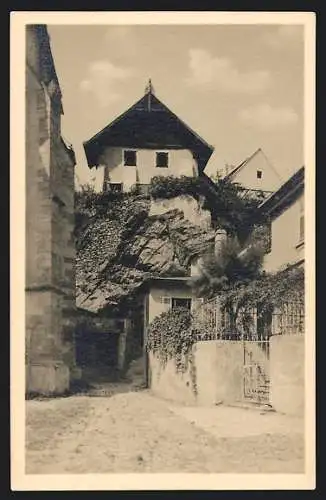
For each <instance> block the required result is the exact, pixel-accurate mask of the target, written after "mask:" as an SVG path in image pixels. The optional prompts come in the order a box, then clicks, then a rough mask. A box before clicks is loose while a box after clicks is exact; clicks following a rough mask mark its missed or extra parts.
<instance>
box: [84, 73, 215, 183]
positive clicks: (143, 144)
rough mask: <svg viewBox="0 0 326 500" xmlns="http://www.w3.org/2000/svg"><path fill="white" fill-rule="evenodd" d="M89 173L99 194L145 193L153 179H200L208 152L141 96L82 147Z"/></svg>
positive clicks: (150, 93) (149, 94) (150, 96)
mask: <svg viewBox="0 0 326 500" xmlns="http://www.w3.org/2000/svg"><path fill="white" fill-rule="evenodd" d="M84 149H85V153H86V158H87V163H88V166H89V168H94V167H95V168H96V169H98V170H99V171H100V172H101V174H102V178H103V183H102V186H103V190H114V191H122V192H129V191H130V190H131V188H132V187H133V186H136V185H137V186H138V187H139V188H140V189H141V190H143V192H147V190H148V187H149V184H150V181H151V179H152V178H153V177H154V176H158V175H159V176H171V175H173V176H175V177H179V176H181V175H186V176H190V177H196V176H198V175H201V174H202V173H203V171H204V168H205V166H206V164H207V162H208V160H209V158H210V156H211V154H212V153H213V147H212V146H210V145H209V144H207V142H206V141H204V140H203V139H202V138H201V137H199V135H198V134H197V133H196V132H194V131H193V130H191V129H190V128H189V127H188V126H187V125H186V124H185V123H184V122H183V121H182V120H181V119H180V118H178V117H177V116H176V115H175V114H174V113H173V112H172V111H171V110H170V109H169V108H168V107H167V106H166V105H165V104H163V103H162V102H161V101H160V100H159V99H158V98H157V97H156V96H155V94H154V90H153V86H152V84H151V81H149V84H148V86H147V88H146V92H145V95H144V96H143V97H142V98H141V99H140V100H139V101H137V102H136V103H135V104H134V105H133V106H131V107H130V108H129V109H128V110H127V111H125V112H124V113H123V114H121V115H120V116H119V117H118V118H116V119H115V120H113V122H111V123H110V124H109V125H107V126H106V127H105V128H104V129H103V130H101V131H100V132H98V133H97V134H96V135H94V137H92V138H91V139H89V140H88V141H86V142H84Z"/></svg>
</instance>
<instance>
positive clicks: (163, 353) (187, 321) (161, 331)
mask: <svg viewBox="0 0 326 500" xmlns="http://www.w3.org/2000/svg"><path fill="white" fill-rule="evenodd" d="M192 324H193V317H192V314H191V313H190V311H189V310H188V309H185V308H181V307H180V308H176V309H172V310H169V311H166V312H163V313H162V314H160V315H159V316H157V317H155V318H154V320H153V321H152V323H151V324H150V325H149V328H148V332H147V342H146V349H147V351H148V352H152V353H153V354H154V355H155V356H156V357H157V358H158V359H159V361H160V363H161V365H162V366H163V367H164V366H165V365H166V363H167V362H168V361H169V360H171V359H173V360H174V362H175V366H176V369H177V371H179V372H185V371H186V370H187V368H188V363H189V361H191V360H190V357H191V356H190V355H191V352H192V346H193V344H194V343H195V341H196V337H195V333H194V331H193V329H192Z"/></svg>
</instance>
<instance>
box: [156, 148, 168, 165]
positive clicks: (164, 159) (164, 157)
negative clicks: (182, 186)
mask: <svg viewBox="0 0 326 500" xmlns="http://www.w3.org/2000/svg"><path fill="white" fill-rule="evenodd" d="M168 166H169V153H163V152H160V153H156V167H158V168H168Z"/></svg>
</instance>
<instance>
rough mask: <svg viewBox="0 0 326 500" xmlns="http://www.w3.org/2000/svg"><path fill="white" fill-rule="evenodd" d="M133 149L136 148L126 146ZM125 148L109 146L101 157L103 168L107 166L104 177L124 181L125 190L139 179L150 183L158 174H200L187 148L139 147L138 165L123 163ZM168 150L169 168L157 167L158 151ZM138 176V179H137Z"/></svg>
mask: <svg viewBox="0 0 326 500" xmlns="http://www.w3.org/2000/svg"><path fill="white" fill-rule="evenodd" d="M126 149H133V150H136V149H135V148H126ZM123 151H124V149H123V148H107V149H106V150H105V151H104V153H103V155H102V158H101V166H100V167H99V168H100V169H102V168H103V167H105V169H104V170H105V173H104V177H105V179H108V180H109V179H110V181H111V182H117V183H119V182H122V183H123V189H124V191H129V189H130V188H131V186H132V185H133V184H135V183H136V181H138V182H139V183H140V184H149V183H150V181H151V179H152V177H154V176H156V175H160V176H164V177H165V176H168V175H173V176H175V177H179V176H181V175H187V176H190V177H193V176H194V175H198V169H197V164H196V161H195V159H194V158H193V156H192V153H191V151H189V150H186V149H177V150H176V149H173V150H169V151H168V150H163V149H157V150H156V149H155V150H154V149H138V150H136V151H137V167H132V166H125V165H124V164H123ZM159 151H166V152H168V153H169V166H168V168H157V167H156V166H155V165H156V152H159ZM137 177H138V179H137Z"/></svg>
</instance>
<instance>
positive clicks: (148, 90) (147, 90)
mask: <svg viewBox="0 0 326 500" xmlns="http://www.w3.org/2000/svg"><path fill="white" fill-rule="evenodd" d="M145 94H154V87H153V85H152V80H151V79H150V78H149V80H148V84H147V85H146V88H145Z"/></svg>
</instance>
